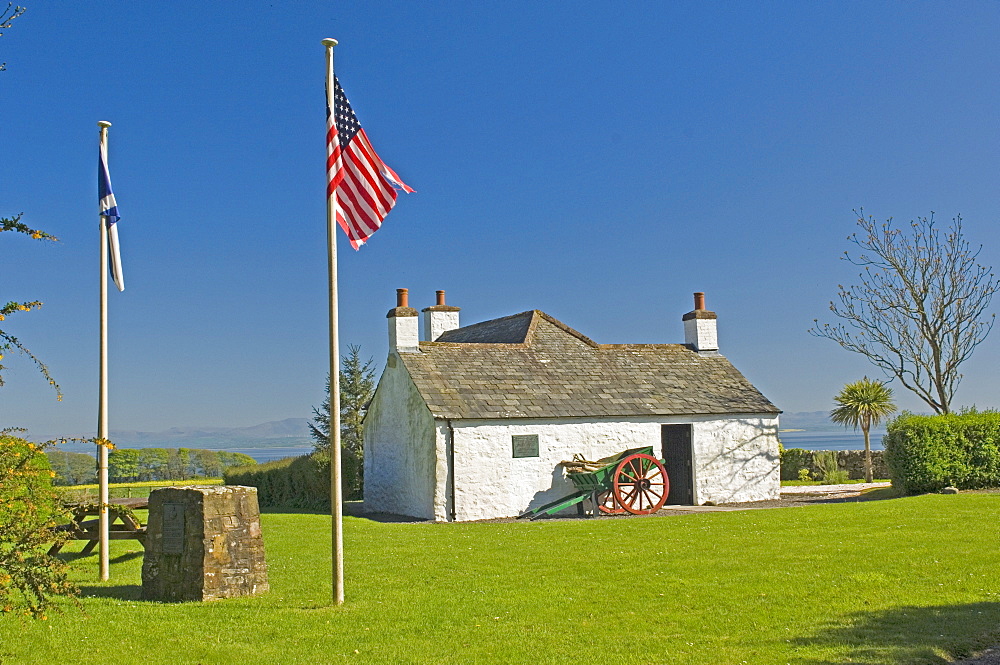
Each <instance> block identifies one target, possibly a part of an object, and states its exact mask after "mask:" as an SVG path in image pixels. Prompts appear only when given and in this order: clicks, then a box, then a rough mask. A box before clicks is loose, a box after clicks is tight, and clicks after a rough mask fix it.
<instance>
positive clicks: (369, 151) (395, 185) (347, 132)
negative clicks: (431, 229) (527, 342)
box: [109, 77, 413, 249]
mask: <svg viewBox="0 0 1000 665" xmlns="http://www.w3.org/2000/svg"><path fill="white" fill-rule="evenodd" d="M333 81H334V95H333V105H334V108H333V110H332V112H331V109H330V107H329V106H328V107H327V109H326V174H327V187H326V195H327V197H328V198H331V199H332V200H333V204H334V210H335V211H336V214H337V223H338V224H339V225H340V228H342V229H344V233H346V234H347V238H348V240H350V241H351V247H353V248H354V249H358V248H359V247H361V245H363V244H365V242H367V240H368V238H369V237H371V235H372V234H373V233H375V232H376V231H378V230H379V228H380V227H381V226H382V220H383V219H385V216H386V215H388V214H389V211H390V210H392V207H393V206H394V205H396V196H397V195H398V190H402V191H404V192H412V191H413V190H412V189H411V188H410V187H409V186H408V185H406V183H404V182H403V181H402V180H400V178H399V176H398V175H396V172H395V171H393V170H392V169H391V168H389V167H388V166H387V165H386V163H385V162H383V161H382V160H381V159H380V158H379V156H378V155H377V154H376V153H375V149H374V148H372V144H371V143H370V142H369V141H368V135H367V134H366V133H365V130H364V129H362V128H361V123H360V122H358V117H357V116H356V115H354V111H353V110H352V109H351V105H350V103H349V102H348V101H347V96H346V95H345V94H344V91H343V89H342V88H341V87H340V81H338V80H337V79H336V77H334V79H333ZM109 191H110V190H109Z"/></svg>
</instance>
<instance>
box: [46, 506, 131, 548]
mask: <svg viewBox="0 0 1000 665" xmlns="http://www.w3.org/2000/svg"><path fill="white" fill-rule="evenodd" d="M67 507H68V508H70V509H71V511H72V513H73V518H72V519H71V520H70V523H69V524H63V525H61V526H57V527H56V530H57V531H69V532H70V540H86V541H88V542H87V544H86V545H84V546H83V549H82V550H81V551H80V553H81V554H90V553H91V552H92V551H93V550H94V548H95V547H97V544H98V542H99V541H100V519H90V520H88V519H86V518H87V517H90V516H98V517H100V506H99V505H98V504H97V503H70V504H67ZM147 507H149V498H148V497H136V498H130V499H109V500H108V519H109V523H108V539H109V540H138V541H139V543H140V544H142V545H143V546H145V540H146V527H144V526H143V525H141V524H140V523H139V521H138V520H137V519H135V517H133V515H132V511H133V510H137V509H139V508H147ZM123 509H124V510H123ZM116 522H120V523H119V524H116ZM65 544H66V543H56V544H55V545H53V546H52V547H50V548H49V554H56V553H57V552H59V550H61V549H62V548H63V545H65Z"/></svg>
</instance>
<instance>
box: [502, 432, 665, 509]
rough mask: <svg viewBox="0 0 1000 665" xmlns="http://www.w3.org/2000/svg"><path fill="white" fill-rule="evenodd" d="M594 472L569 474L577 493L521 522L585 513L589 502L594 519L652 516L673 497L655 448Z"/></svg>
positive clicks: (604, 463) (608, 460) (610, 460)
mask: <svg viewBox="0 0 1000 665" xmlns="http://www.w3.org/2000/svg"><path fill="white" fill-rule="evenodd" d="M595 464H596V465H599V468H597V469H596V470H593V471H582V472H577V473H569V474H568V476H569V479H570V480H571V481H572V482H573V486H574V487H575V488H576V491H575V492H574V493H572V494H570V495H569V496H565V497H563V498H562V499H559V500H557V501H552V502H551V503H547V504H545V505H544V506H540V507H538V508H534V509H531V510H528V511H526V512H524V513H522V514H521V515H519V516H518V518H519V519H520V518H522V517H527V518H529V519H532V520H536V519H538V518H539V517H542V516H543V515H552V514H554V513H557V512H559V511H560V510H565V509H567V508H570V507H571V506H577V510H579V511H580V512H581V513H583V511H584V506H583V503H584V501H588V500H589V501H590V505H591V515H593V516H597V515H598V514H599V513H604V514H606V515H617V514H624V513H629V514H632V515H649V514H650V513H655V512H656V511H657V510H659V509H660V508H662V507H663V504H664V502H666V500H667V495H668V494H669V493H670V480H669V479H668V478H667V471H666V469H664V468H663V463H662V462H661V461H660V460H658V459H656V458H655V457H653V447H652V446H646V447H644V448H630V449H629V450H626V451H624V452H621V453H618V454H617V455H612V456H611V457H605V458H603V459H600V460H597V462H595Z"/></svg>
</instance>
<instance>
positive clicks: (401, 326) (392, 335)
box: [387, 315, 420, 352]
mask: <svg viewBox="0 0 1000 665" xmlns="http://www.w3.org/2000/svg"><path fill="white" fill-rule="evenodd" d="M387 320H388V321H389V351H390V352H392V351H404V352H407V351H409V352H416V351H419V347H420V323H419V319H418V318H417V316H416V315H414V316H390V317H388V319H387Z"/></svg>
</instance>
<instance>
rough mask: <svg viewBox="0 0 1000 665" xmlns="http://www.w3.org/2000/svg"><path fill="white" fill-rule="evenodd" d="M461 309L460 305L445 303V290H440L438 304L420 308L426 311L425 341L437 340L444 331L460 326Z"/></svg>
mask: <svg viewBox="0 0 1000 665" xmlns="http://www.w3.org/2000/svg"><path fill="white" fill-rule="evenodd" d="M460 310H461V308H460V307H451V306H449V305H445V304H444V291H438V292H437V304H435V305H434V306H433V307H424V308H423V309H422V310H420V311H422V312H423V313H424V341H426V342H435V341H437V338H438V337H440V336H441V335H443V334H444V333H446V332H448V331H449V330H455V329H456V328H458V327H459V325H458V312H459V311H460Z"/></svg>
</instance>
